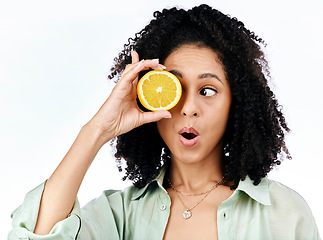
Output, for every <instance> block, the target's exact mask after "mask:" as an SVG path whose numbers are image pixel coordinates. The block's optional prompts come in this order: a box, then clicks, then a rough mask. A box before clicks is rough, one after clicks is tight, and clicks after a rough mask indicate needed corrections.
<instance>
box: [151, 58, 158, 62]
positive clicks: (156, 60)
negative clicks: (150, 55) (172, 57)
mask: <svg viewBox="0 0 323 240" xmlns="http://www.w3.org/2000/svg"><path fill="white" fill-rule="evenodd" d="M151 61H154V62H159V58H155V59H152V60H151Z"/></svg>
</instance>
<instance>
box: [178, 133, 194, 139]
mask: <svg viewBox="0 0 323 240" xmlns="http://www.w3.org/2000/svg"><path fill="white" fill-rule="evenodd" d="M181 135H182V136H183V137H184V138H186V139H188V140H191V139H193V138H195V137H197V135H196V134H194V133H188V132H184V133H182V134H181Z"/></svg>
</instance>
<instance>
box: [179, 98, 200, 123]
mask: <svg viewBox="0 0 323 240" xmlns="http://www.w3.org/2000/svg"><path fill="white" fill-rule="evenodd" d="M183 95H184V96H183ZM183 95H182V99H181V100H182V109H181V114H182V115H183V116H184V117H198V116H199V111H198V106H197V102H196V99H195V97H194V95H193V94H188V93H187V94H183Z"/></svg>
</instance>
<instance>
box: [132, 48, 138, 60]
mask: <svg viewBox="0 0 323 240" xmlns="http://www.w3.org/2000/svg"><path fill="white" fill-rule="evenodd" d="M131 61H132V63H137V62H139V54H138V53H137V52H136V51H134V50H132V51H131Z"/></svg>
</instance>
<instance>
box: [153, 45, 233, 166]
mask: <svg viewBox="0 0 323 240" xmlns="http://www.w3.org/2000/svg"><path fill="white" fill-rule="evenodd" d="M164 65H165V66H166V70H167V71H170V72H172V73H173V74H174V75H176V76H177V77H178V79H179V80H180V82H181V84H182V87H183V93H182V97H181V99H180V101H179V103H178V104H177V105H176V106H175V107H174V108H173V109H171V110H170V112H171V113H172V118H171V119H162V120H160V121H159V122H157V127H158V130H159V133H160V135H161V137H162V139H163V140H164V142H165V143H166V145H167V146H168V148H169V149H170V151H171V153H172V161H181V162H183V163H184V162H185V163H196V162H200V161H205V160H211V161H213V160H214V158H215V157H217V156H222V154H223V144H222V138H223V134H224V132H225V129H226V125H227V121H228V117H229V111H230V105H231V90H230V86H229V83H228V80H227V79H226V75H225V72H224V69H223V66H222V64H221V62H220V60H219V58H218V56H217V54H216V53H215V52H214V51H213V50H211V49H210V48H206V47H197V46H194V45H183V46H181V47H180V48H178V49H177V50H175V51H174V52H172V53H171V54H170V55H169V56H168V57H167V58H166V60H165V62H164Z"/></svg>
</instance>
